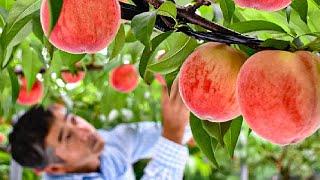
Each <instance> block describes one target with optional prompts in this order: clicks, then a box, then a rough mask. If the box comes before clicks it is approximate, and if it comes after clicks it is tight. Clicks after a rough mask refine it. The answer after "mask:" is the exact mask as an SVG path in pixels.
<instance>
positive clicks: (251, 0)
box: [235, 0, 307, 11]
mask: <svg viewBox="0 0 320 180" xmlns="http://www.w3.org/2000/svg"><path fill="white" fill-rule="evenodd" d="M235 3H236V4H237V5H239V6H241V7H245V8H255V9H259V10H264V11H278V10H281V9H284V8H285V7H287V6H289V5H290V4H291V0H235ZM306 3H307V2H306Z"/></svg>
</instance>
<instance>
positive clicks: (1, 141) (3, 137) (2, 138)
mask: <svg viewBox="0 0 320 180" xmlns="http://www.w3.org/2000/svg"><path fill="white" fill-rule="evenodd" d="M5 140H6V136H5V135H4V134H2V133H0V144H3V143H4V141H5Z"/></svg>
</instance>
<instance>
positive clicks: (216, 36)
mask: <svg viewBox="0 0 320 180" xmlns="http://www.w3.org/2000/svg"><path fill="white" fill-rule="evenodd" d="M135 1H144V0H135ZM147 1H148V2H149V3H150V4H151V5H152V6H154V8H159V7H160V6H161V4H162V3H163V1H162V0H147ZM205 2H206V1H204V0H198V3H196V4H195V5H194V6H189V7H186V8H182V7H177V13H178V14H177V19H178V22H179V23H180V24H184V25H183V26H181V27H179V28H177V30H178V31H180V32H183V33H185V34H186V35H189V36H192V37H194V38H196V39H198V40H205V41H214V42H221V43H226V44H244V45H246V46H248V47H251V48H253V49H259V50H260V49H270V48H265V47H262V46H261V43H262V42H263V41H261V40H258V39H256V38H252V37H248V36H244V35H242V34H240V33H238V32H235V31H233V30H230V29H227V28H225V27H223V26H221V25H219V24H216V23H213V22H211V21H208V20H206V19H204V18H203V17H201V16H199V15H197V14H196V13H195V8H198V7H199V6H200V4H201V3H205ZM121 10H122V18H123V19H126V20H132V18H133V17H134V16H135V15H138V14H140V13H142V12H145V10H146V9H144V10H141V9H139V8H138V7H137V6H133V5H129V4H126V3H121ZM187 23H191V24H195V25H199V26H201V27H203V28H205V29H207V30H209V31H208V32H207V31H203V32H199V31H194V30H192V29H191V28H190V27H189V26H188V25H187ZM155 27H156V28H157V29H159V30H160V31H171V30H174V27H173V24H172V23H170V19H169V18H168V17H164V16H158V17H157V21H156V24H155Z"/></svg>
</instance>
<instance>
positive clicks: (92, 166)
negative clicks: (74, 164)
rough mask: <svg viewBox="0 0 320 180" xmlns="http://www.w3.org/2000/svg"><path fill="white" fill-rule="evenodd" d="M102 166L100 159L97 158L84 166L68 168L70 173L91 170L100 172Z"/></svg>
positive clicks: (89, 171)
mask: <svg viewBox="0 0 320 180" xmlns="http://www.w3.org/2000/svg"><path fill="white" fill-rule="evenodd" d="M99 168H100V159H99V158H97V159H95V160H94V161H91V162H89V163H86V164H85V166H83V167H78V168H70V169H69V170H68V172H69V173H91V172H99Z"/></svg>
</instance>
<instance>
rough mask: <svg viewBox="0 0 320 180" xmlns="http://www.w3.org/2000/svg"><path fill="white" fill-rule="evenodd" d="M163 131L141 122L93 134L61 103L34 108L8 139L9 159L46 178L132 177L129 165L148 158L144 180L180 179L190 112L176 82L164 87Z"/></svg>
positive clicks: (110, 179)
mask: <svg viewBox="0 0 320 180" xmlns="http://www.w3.org/2000/svg"><path fill="white" fill-rule="evenodd" d="M162 115H163V128H162V129H161V127H160V126H159V125H158V124H155V123H151V122H143V123H138V124H129V125H119V126H117V127H116V128H114V129H113V130H111V131H105V130H99V131H96V130H95V129H94V128H93V127H92V126H91V125H90V124H89V123H87V122H86V121H85V120H83V119H82V118H81V117H79V116H76V115H73V114H68V113H67V111H66V109H65V108H64V107H63V106H61V105H53V106H51V107H49V108H48V109H47V110H46V109H43V108H42V107H34V108H32V109H31V110H29V111H28V112H27V113H25V114H24V115H23V116H22V117H21V118H19V120H18V122H17V123H16V124H15V125H14V127H13V131H12V133H11V134H10V136H9V141H10V145H11V153H12V157H13V158H14V159H15V160H16V161H17V162H18V163H20V164H21V165H22V166H26V167H31V168H36V169H41V170H43V171H44V172H46V173H45V175H44V179H106V180H131V179H135V177H134V171H133V167H132V164H133V163H135V162H136V161H138V160H139V159H144V158H151V161H150V162H149V163H148V165H147V167H146V168H145V170H144V176H143V178H142V179H145V180H147V179H164V180H171V179H172V180H179V179H182V178H183V171H184V167H185V164H186V162H187V158H188V150H187V148H186V147H184V146H183V145H182V139H183V136H184V131H185V127H186V125H187V122H188V119H189V111H188V110H187V108H186V107H185V106H184V104H183V102H182V100H181V97H180V95H179V90H178V83H177V81H175V82H174V84H173V85H172V89H171V95H170V97H169V96H168V95H167V91H166V89H165V88H164V89H163V95H162Z"/></svg>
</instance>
